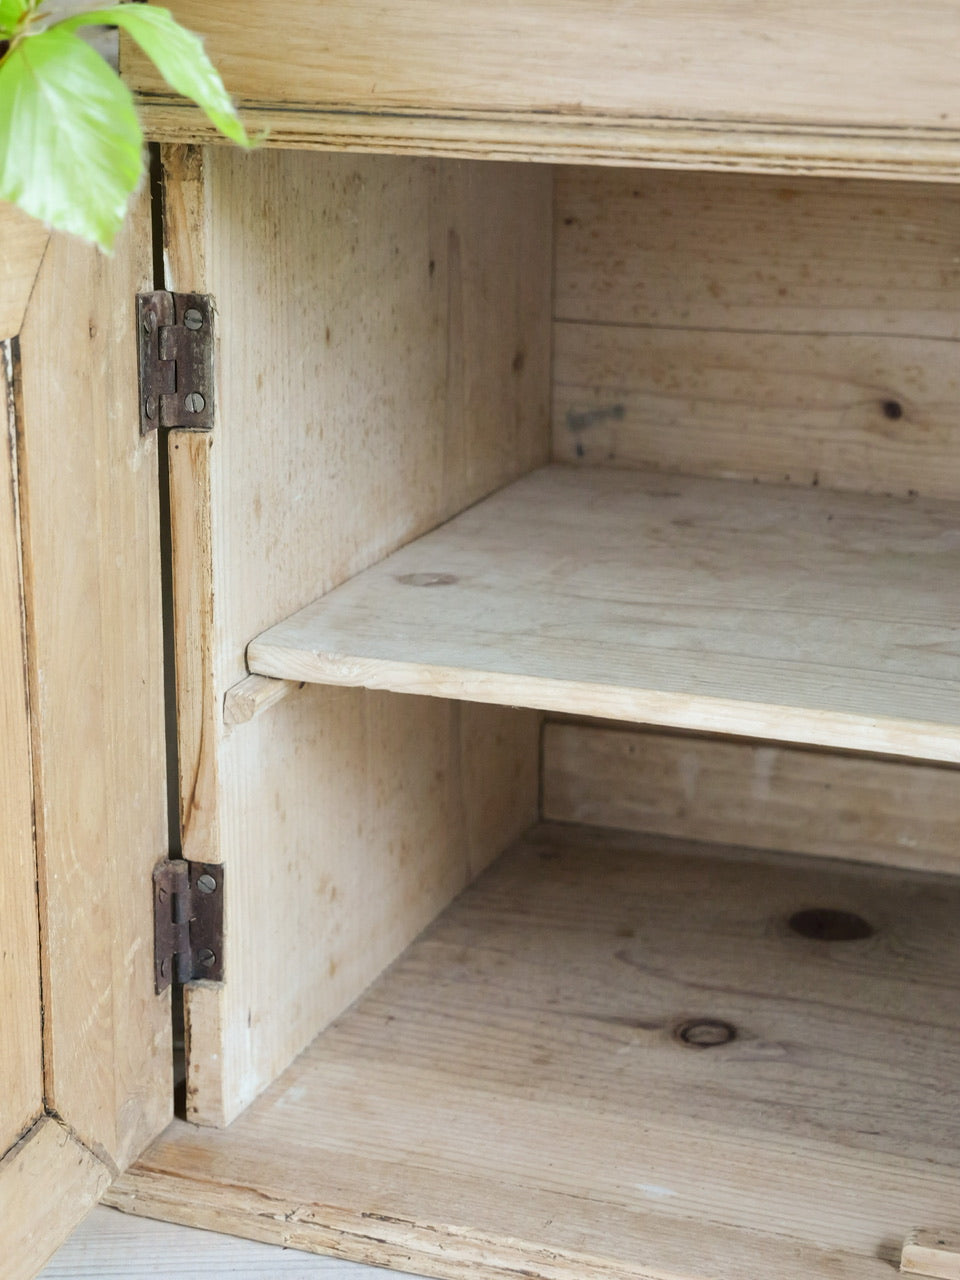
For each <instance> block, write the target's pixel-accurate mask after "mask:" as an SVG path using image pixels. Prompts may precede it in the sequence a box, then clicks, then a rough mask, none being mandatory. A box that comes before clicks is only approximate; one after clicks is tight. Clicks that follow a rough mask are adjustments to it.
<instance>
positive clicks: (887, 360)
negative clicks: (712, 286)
mask: <svg viewBox="0 0 960 1280" xmlns="http://www.w3.org/2000/svg"><path fill="white" fill-rule="evenodd" d="M555 335H556V342H555V352H556V370H557V373H556V377H557V382H556V384H555V397H554V409H555V415H556V416H555V419H554V423H555V430H554V440H555V447H554V453H555V456H556V457H557V459H558V460H560V461H564V462H582V463H583V464H585V465H590V464H594V463H598V464H600V465H604V466H633V467H639V468H649V469H654V470H658V471H665V472H685V473H687V474H692V475H714V476H723V477H726V478H729V479H744V480H760V481H766V482H771V483H774V484H796V485H813V486H817V485H822V486H824V487H826V488H831V489H849V490H853V491H857V492H866V493H894V494H899V495H902V496H906V495H908V494H914V493H923V494H926V495H928V496H930V497H938V498H957V497H960V467H958V465H957V457H958V456H960V426H958V425H957V421H958V419H957V406H958V404H960V374H958V372H957V370H958V359H957V356H958V346H957V344H956V343H953V342H941V341H927V340H924V339H912V338H893V337H882V338H876V337H837V336H828V337H824V336H821V335H819V334H744V333H723V332H719V331H718V332H708V331H702V330H693V329H686V330H657V329H653V330H650V329H644V328H640V327H638V328H624V329H621V328H617V327H614V326H612V325H582V324H566V323H563V324H558V325H557V326H556V330H555Z"/></svg>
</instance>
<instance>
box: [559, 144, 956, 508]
mask: <svg viewBox="0 0 960 1280" xmlns="http://www.w3.org/2000/svg"><path fill="white" fill-rule="evenodd" d="M958 217H960V200H958V195H957V191H956V188H952V187H936V186H925V185H919V184H918V185H913V184H906V185H905V184H896V183H870V182H838V181H814V180H806V181H793V182H784V181H782V180H778V179H772V178H747V177H730V176H721V175H715V174H714V175H704V174H670V173H654V172H646V173H644V172H637V171H630V170H604V169H584V168H563V169H560V170H558V173H557V183H556V208H555V235H556V246H557V247H556V269H555V305H554V316H555V325H554V347H555V350H554V454H555V457H556V458H557V459H558V460H563V461H579V462H581V463H582V464H587V465H589V464H592V463H599V464H601V465H605V466H606V465H613V466H637V467H647V468H652V469H657V470H662V471H681V472H691V473H694V474H699V475H722V476H726V477H731V478H732V477H739V478H743V479H748V480H753V479H759V480H764V481H772V482H775V483H792V484H800V485H817V484H819V485H823V486H826V487H832V488H842V489H854V490H860V491H870V492H876V493H897V494H902V495H906V494H908V493H910V492H917V493H921V494H925V495H926V496H928V497H933V496H938V497H954V498H955V497H960V467H958V463H957V458H958V456H960V431H958V428H957V405H958V404H960V375H958V373H957V365H958V361H957V341H958V338H960V328H958V317H960V263H958V258H957V226H958V225H960V223H958Z"/></svg>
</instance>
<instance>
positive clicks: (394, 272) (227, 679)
mask: <svg viewBox="0 0 960 1280" xmlns="http://www.w3.org/2000/svg"><path fill="white" fill-rule="evenodd" d="M165 160H166V185H167V196H166V206H165V207H166V209H167V216H168V248H167V259H168V263H169V266H170V274H171V277H172V279H171V280H170V282H169V283H170V284H171V286H172V287H174V288H177V289H182V290H192V289H202V290H203V291H204V292H209V293H212V294H213V295H214V297H215V299H216V303H217V307H218V312H219V335H220V353H219V369H218V388H219V389H218V399H219V420H218V423H217V425H216V427H215V429H214V435H213V441H212V444H211V446H210V449H209V456H208V461H209V504H210V531H211V532H210V537H211V550H210V558H209V559H210V574H211V585H210V588H209V590H210V593H211V598H212V600H213V613H212V618H211V620H210V633H211V637H212V639H211V646H212V648H211V652H212V653H213V655H214V659H213V670H212V673H211V675H210V677H209V680H210V682H212V686H213V701H212V703H211V705H215V706H217V707H222V703H223V698H224V695H225V694H226V692H227V690H228V689H229V688H230V687H231V686H232V685H234V684H236V683H237V682H238V681H240V680H242V679H243V678H244V676H245V675H246V674H247V670H246V664H245V660H244V650H245V646H246V644H247V643H248V641H249V640H250V639H252V638H253V637H254V636H255V635H257V634H258V633H259V632H260V631H261V630H262V629H263V628H264V627H266V626H268V625H270V624H271V623H272V622H275V621H277V620H279V619H280V618H282V617H284V616H286V615H288V614H289V613H291V612H293V611H294V610H296V609H298V608H300V607H302V606H303V605H304V604H306V603H308V602H309V601H310V600H312V599H314V598H315V597H316V596H317V595H320V594H322V593H323V592H325V591H327V590H329V589H331V588H332V587H333V586H335V585H337V584H338V583H340V582H342V581H343V580H344V579H346V578H347V577H349V576H351V575H352V574H354V573H356V572H358V571H359V570H361V569H363V568H365V567H367V566H368V565H370V564H371V563H373V562H375V561H377V560H379V559H381V558H382V557H383V556H384V555H386V554H388V553H389V552H390V551H392V550H393V549H395V548H396V547H397V546H399V545H401V544H402V543H404V542H406V541H409V540H410V539H412V538H414V537H416V536H418V535H420V534H421V533H423V532H425V531H426V530H428V529H430V528H431V527H433V526H435V525H436V524H438V523H440V522H442V521H443V520H445V519H446V518H448V517H449V516H451V515H452V514H454V513H456V512H458V511H460V510H461V509H462V508H463V507H465V506H467V505H469V504H470V503H472V502H474V501H476V500H478V499H479V498H481V497H483V496H485V495H486V494H488V493H490V492H491V491H492V490H494V489H496V488H498V487H499V486H501V485H503V484H505V483H507V482H509V481H510V480H512V479H514V478H516V477H518V476H520V475H522V474H524V473H525V472H527V471H529V470H531V469H532V468H534V467H536V466H538V465H539V464H541V463H542V462H543V461H545V459H546V457H547V453H548V449H549V428H548V417H549V361H550V325H549V315H550V290H551V251H552V246H551V231H550V226H551V215H550V209H551V193H552V177H551V174H550V172H549V171H548V170H546V169H541V168H537V169H533V170H531V169H530V168H528V167H523V166H509V165H469V164H462V163H456V162H435V161H423V160H416V161H413V160H407V161H403V160H397V159H395V158H384V157H377V158H357V157H352V156H318V155H312V154H305V153H298V152H284V153H279V152H273V153H258V154H255V155H253V156H242V155H240V154H236V153H232V152H228V151H225V150H223V151H220V150H216V151H209V152H206V153H204V155H203V157H202V159H201V158H199V157H198V155H197V153H195V152H190V151H187V150H181V149H168V150H167V152H166V156H165ZM198 210H199V211H202V212H201V213H200V214H198V213H197V211H198ZM188 470H189V468H188ZM171 476H172V480H173V487H174V489H175V488H176V487H177V482H176V480H175V479H174V478H173V471H172V472H171ZM182 488H183V490H184V492H185V493H186V494H187V500H188V501H189V500H190V499H191V495H193V500H194V501H196V500H198V498H197V494H198V488H197V486H196V484H195V483H194V482H193V480H191V479H190V478H189V477H187V478H186V479H185V480H184V482H183V486H182ZM199 500H202V499H199ZM178 501H179V499H178V496H177V493H176V492H172V493H171V502H172V505H173V506H174V508H176V506H177V504H178ZM197 527H199V526H197ZM174 578H175V580H177V578H178V572H177V567H176V565H175V566H174ZM538 725H539V719H538V717H537V715H536V714H535V713H528V712H511V711H503V712H499V711H498V712H495V713H487V714H486V715H484V714H483V713H482V712H479V711H475V710H473V709H470V710H463V709H461V708H460V707H458V706H456V705H454V704H449V703H446V702H443V701H434V700H426V701H424V700H417V699H410V698H402V697H394V696H390V695H374V694H364V693H354V692H348V693H344V692H341V691H325V690H305V691H303V692H301V693H299V694H294V695H293V696H291V697H288V698H286V699H285V700H284V701H283V702H282V703H279V704H278V705H276V706H274V707H272V708H271V709H270V710H269V711H268V712H266V713H265V714H264V715H262V716H259V717H257V718H256V719H255V720H253V721H250V722H249V723H247V724H244V725H240V726H236V727H234V728H232V729H231V731H230V733H229V734H226V733H225V731H224V727H223V724H222V717H221V722H220V723H219V724H218V725H217V726H215V727H214V726H211V732H215V734H216V736H217V740H218V744H219V745H218V747H217V770H216V772H217V773H218V775H219V777H218V781H217V782H216V797H217V810H218V812H217V815H216V823H217V827H218V830H219V855H214V853H213V851H212V850H211V851H208V853H207V855H206V856H214V857H215V860H221V859H222V860H223V861H224V862H225V863H226V865H227V866H228V868H229V871H228V876H227V904H226V910H227V924H226V929H227V937H226V942H225V960H226V966H227V974H228V980H227V982H226V984H225V985H224V986H223V987H222V988H215V987H212V986H204V985H203V984H198V985H197V986H195V987H193V988H191V989H190V990H189V991H188V993H187V1018H188V1030H189V1054H188V1056H189V1066H188V1075H189V1078H188V1108H189V1114H190V1116H191V1118H193V1119H197V1120H200V1121H204V1122H210V1123H215V1124H216V1123H224V1122H226V1121H228V1120H229V1119H230V1118H231V1117H232V1116H233V1115H235V1114H236V1113H237V1111H238V1110H239V1109H241V1108H242V1107H243V1106H244V1105H246V1103H248V1102H249V1101H250V1100H251V1099H252V1098H253V1097H254V1096H255V1095H256V1094H257V1093H258V1092H259V1091H260V1090H261V1089H262V1088H264V1087H265V1085H266V1084H267V1083H269V1081H270V1080H271V1079H272V1078H273V1077H274V1076H275V1075H276V1074H277V1072H278V1071H280V1070H281V1069H282V1068H283V1067H284V1066H285V1065H286V1064H287V1063H288V1062H289V1061H290V1059H291V1058H292V1057H293V1056H294V1055H295V1054H296V1053H297V1052H299V1050H300V1049H302V1048H303V1047H304V1046H305V1045H306V1044H307V1043H308V1042H309V1040H310V1039H311V1038H312V1037H313V1036H314V1035H315V1034H316V1033H317V1032H318V1031H319V1030H320V1029H321V1028H322V1027H323V1026H324V1025H326V1023H327V1022H329V1020H330V1019H331V1018H332V1017H334V1016H335V1015H336V1014H337V1013H339V1012H340V1011H341V1010H342V1009H343V1008H344V1007H345V1006H346V1005H347V1004H349V1003H350V1002H351V1001H352V1000H353V999H354V998H355V997H356V996H357V995H358V994H359V993H360V991H361V990H362V989H363V988H364V987H365V986H366V985H367V984H368V983H369V982H370V981H371V980H372V978H373V977H375V976H376V974H377V973H378V972H379V971H380V970H381V969H382V968H383V967H384V965H386V964H387V963H389V962H390V960H392V959H393V958H394V956H395V955H396V954H397V953H398V952H399V950H401V949H402V948H403V946H405V945H406V943H407V942H409V941H410V939H411V938H412V937H413V936H415V934H416V933H417V932H418V931H419V930H420V929H421V928H422V927H423V926H424V925H425V924H426V923H427V922H428V921H429V920H430V919H431V918H432V916H434V915H435V914H436V913H437V912H438V911H439V910H440V909H441V908H442V907H443V906H444V905H445V904H446V902H448V901H449V899H450V898H451V897H452V896H453V895H454V894H456V893H457V892H458V891H459V890H460V889H461V888H462V887H463V886H464V885H465V884H466V883H467V882H468V880H469V878H470V876H471V874H472V873H473V872H474V871H475V870H476V869H478V868H479V867H481V866H482V865H484V864H485V863H486V862H487V861H489V859H490V857H491V856H493V855H494V854H496V853H497V852H499V851H500V849H502V848H503V847H504V846H505V845H506V844H507V843H508V842H509V841H510V840H511V839H512V838H513V837H514V836H515V835H516V834H517V833H518V832H519V831H521V830H522V829H523V828H524V827H525V826H526V825H528V824H529V822H531V821H532V820H533V819H534V818H535V816H536V807H537V772H536V754H537V733H538ZM210 776H212V772H211V774H210ZM491 794H495V795H496V805H497V812H496V814H495V815H493V814H491V811H490V803H488V799H487V797H489V796H490V795H491Z"/></svg>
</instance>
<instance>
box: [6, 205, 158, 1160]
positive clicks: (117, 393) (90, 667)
mask: <svg viewBox="0 0 960 1280" xmlns="http://www.w3.org/2000/svg"><path fill="white" fill-rule="evenodd" d="M150 280H151V260H150V215H149V203H148V200H147V198H146V196H143V197H141V198H140V199H139V200H138V201H137V202H136V203H135V205H134V207H133V208H132V209H131V212H130V216H129V218H128V223H127V226H126V228H125V230H124V232H123V234H122V237H121V238H120V240H119V241H118V243H117V247H116V249H115V251H114V254H113V256H112V257H111V258H106V257H105V256H103V255H101V254H99V253H98V252H97V251H96V250H95V249H92V248H89V247H87V246H84V245H81V244H80V243H79V242H78V241H76V240H74V239H72V238H69V237H65V236H64V237H54V238H53V239H52V240H51V242H50V245H49V247H48V249H47V252H46V255H45V256H44V260H43V265H42V266H41V268H40V273H39V275H38V277H37V281H36V285H35V287H34V290H33V293H32V296H31V300H30V305H29V308H28V310H27V316H26V320H25V322H24V327H23V330H22V332H21V335H20V351H21V363H22V387H23V397H22V404H23V418H22V426H21V431H22V434H21V446H20V448H21V453H20V476H21V505H22V513H23V514H22V524H23V531H24V579H25V597H26V604H27V609H26V614H27V637H28V646H29V657H30V702H31V723H32V731H33V759H34V769H35V783H34V787H35V794H36V822H37V842H38V854H39V891H40V905H41V931H42V936H43V966H44V968H43V985H44V1050H45V1051H44V1062H45V1073H46V1076H45V1087H46V1101H47V1106H48V1108H50V1109H52V1110H55V1111H56V1112H57V1114H58V1115H60V1116H62V1117H63V1118H64V1120H65V1122H66V1123H67V1124H69V1125H70V1127H71V1129H72V1130H73V1131H74V1132H75V1133H76V1135H77V1139H78V1141H80V1142H82V1143H83V1144H85V1145H86V1146H88V1147H89V1148H90V1149H91V1150H95V1151H96V1152H97V1153H98V1155H99V1157H100V1159H101V1160H102V1162H103V1163H104V1164H105V1165H107V1166H108V1167H109V1168H117V1167H122V1166H124V1165H125V1164H126V1163H127V1162H129V1160H130V1159H131V1158H132V1157H133V1156H134V1155H136V1154H137V1153H138V1152H139V1151H140V1149H141V1148H142V1147H143V1146H144V1144H145V1143H146V1142H147V1141H148V1140H149V1139H150V1138H151V1136H152V1135H153V1134H155V1133H156V1132H157V1131H158V1130H159V1129H160V1128H162V1127H163V1125H164V1124H165V1123H166V1121H167V1119H168V1118H169V1115H170V1111H171V1087H170V1085H171V1074H172V1073H171V1046H170V1040H171V1030H170V1006H169V999H168V998H157V996H156V995H155V994H154V989H153V904H152V894H151V890H150V883H151V880H150V876H151V871H152V868H153V866H154V864H155V863H156V862H157V861H158V859H160V858H162V857H164V856H165V854H166V852H167V830H166V799H165V794H164V792H165V788H164V747H163V682H162V644H161V616H160V580H159V518H158V511H157V492H158V485H157V445H156V439H155V438H151V439H141V437H140V434H139V425H138V418H139V414H138V407H137V379H136V355H135V352H136V342H135V325H136V318H135V308H134V294H135V293H136V291H137V290H138V289H142V288H144V287H148V286H149V284H150ZM65 298H66V299H71V300H73V304H75V305H73V304H72V305H71V306H69V307H65V305H64V299H65ZM78 316H79V318H78ZM54 352H55V353H57V358H55V359H54V358H52V356H51V353H54Z"/></svg>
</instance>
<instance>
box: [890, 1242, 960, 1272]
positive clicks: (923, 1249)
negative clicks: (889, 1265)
mask: <svg viewBox="0 0 960 1280" xmlns="http://www.w3.org/2000/svg"><path fill="white" fill-rule="evenodd" d="M900 1270H901V1271H902V1272H903V1274H904V1275H909V1276H928V1277H932V1278H933V1280H960V1234H958V1233H957V1232H956V1231H930V1230H918V1231H911V1232H910V1234H909V1235H908V1236H907V1239H906V1241H905V1242H904V1246H903V1257H902V1258H901V1259H900Z"/></svg>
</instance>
